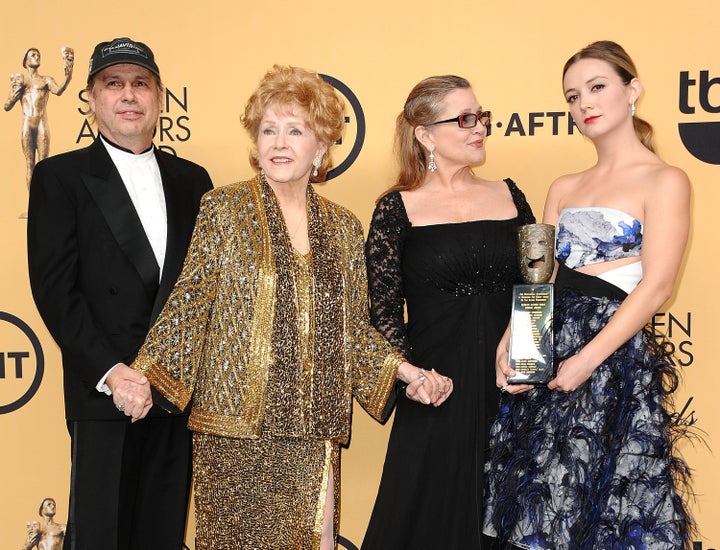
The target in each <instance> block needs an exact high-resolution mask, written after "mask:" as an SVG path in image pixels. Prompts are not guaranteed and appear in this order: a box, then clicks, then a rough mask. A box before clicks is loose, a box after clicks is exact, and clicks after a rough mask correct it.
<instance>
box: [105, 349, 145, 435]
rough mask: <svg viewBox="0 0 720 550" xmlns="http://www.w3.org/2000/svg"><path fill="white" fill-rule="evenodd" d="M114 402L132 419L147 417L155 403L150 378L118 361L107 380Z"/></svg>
mask: <svg viewBox="0 0 720 550" xmlns="http://www.w3.org/2000/svg"><path fill="white" fill-rule="evenodd" d="M105 383H106V384H107V386H108V388H110V391H111V392H112V398H113V403H115V406H116V407H117V408H118V410H119V411H122V412H123V413H125V416H129V417H131V418H132V421H133V422H135V421H136V420H140V419H141V418H145V416H146V415H147V413H148V411H149V410H150V408H151V407H152V405H153V402H152V394H151V392H150V382H148V379H147V378H146V377H145V376H143V375H142V374H140V373H139V372H136V371H134V370H133V369H131V368H130V367H128V366H127V365H125V364H124V363H118V364H117V365H115V366H114V367H113V369H112V371H110V374H109V375H108V377H107V379H106V380H105Z"/></svg>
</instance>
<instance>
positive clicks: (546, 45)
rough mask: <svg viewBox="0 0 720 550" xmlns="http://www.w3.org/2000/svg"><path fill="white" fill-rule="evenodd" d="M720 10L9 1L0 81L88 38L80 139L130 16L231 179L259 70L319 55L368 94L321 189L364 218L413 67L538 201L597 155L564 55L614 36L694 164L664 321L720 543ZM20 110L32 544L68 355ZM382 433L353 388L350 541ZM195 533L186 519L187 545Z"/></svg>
mask: <svg viewBox="0 0 720 550" xmlns="http://www.w3.org/2000/svg"><path fill="white" fill-rule="evenodd" d="M719 17H720V4H717V3H711V2H707V3H705V2H685V3H677V2H670V1H669V0H655V1H653V2H650V1H647V2H646V1H638V2H627V1H624V0H607V1H605V2H595V3H591V4H582V5H580V4H570V3H567V2H559V1H556V0H549V1H547V2H530V1H529V0H528V1H518V0H505V1H504V2H477V1H471V0H446V1H445V2H434V1H431V0H418V1H417V2H413V3H409V2H388V1H386V0H364V1H363V2H348V1H343V0H339V1H336V2H330V1H328V0H311V1H310V2H291V1H289V0H275V1H274V2H252V3H251V2H243V1H240V2H231V1H229V0H210V1H209V2H201V3H198V2H196V1H194V0H192V1H190V0H177V1H173V2H169V1H164V0H158V1H156V2H146V3H142V4H137V3H136V4H132V3H131V4H127V3H124V4H116V3H96V2H95V3H91V2H85V1H81V0H78V1H75V2H64V1H62V0H61V1H60V2H52V3H51V2H46V1H40V0H28V1H27V2H24V3H21V2H6V3H5V6H4V9H3V17H2V22H1V23H0V36H2V48H0V75H5V76H3V77H2V79H0V88H2V87H3V86H4V87H5V90H8V91H9V89H10V79H9V78H8V77H9V75H10V74H13V73H24V72H25V70H24V69H23V67H22V59H23V55H24V53H25V51H26V50H27V49H28V48H30V47H35V48H38V49H39V50H40V52H41V55H42V64H41V66H40V70H39V72H40V73H41V74H43V75H48V76H52V77H53V78H54V79H55V80H56V81H57V82H61V81H62V79H63V65H62V58H61V53H60V52H61V47H63V46H70V47H73V48H75V72H74V76H73V80H72V82H71V83H70V85H69V87H68V89H67V90H66V91H65V93H64V94H63V95H62V96H60V97H56V96H52V97H50V99H49V102H48V107H47V112H48V120H49V127H50V128H51V130H52V140H51V144H50V152H51V154H54V153H59V152H62V151H66V150H69V149H73V148H76V147H79V146H83V145H86V144H88V143H89V142H90V139H91V137H90V136H91V130H90V129H89V128H88V127H87V126H85V124H84V121H85V119H84V115H83V111H84V109H85V103H84V101H83V98H82V96H81V95H80V91H81V90H82V88H83V85H84V82H85V79H86V76H87V61H88V58H89V56H90V53H91V51H92V48H93V46H94V45H95V44H96V43H98V42H100V41H103V40H109V39H111V38H113V37H119V36H130V37H132V38H134V39H136V40H141V41H144V42H147V43H148V44H149V45H150V46H151V48H152V49H153V50H154V52H155V55H156V58H157V60H158V64H159V66H160V68H161V71H162V74H163V80H164V81H165V84H166V86H167V88H168V92H169V95H168V100H167V102H166V112H164V113H163V119H162V123H161V128H160V132H159V134H158V139H157V140H156V143H157V144H158V145H161V146H165V147H172V148H173V149H174V150H175V151H176V152H177V153H178V154H180V155H181V156H185V157H187V158H190V159H192V160H194V161H196V162H198V163H200V164H202V165H204V166H205V167H206V168H207V169H208V171H209V172H210V175H211V176H212V178H213V180H214V182H215V185H216V186H220V185H225V184H227V183H230V182H233V181H236V180H239V179H245V178H247V177H248V176H250V175H251V170H250V168H249V165H248V162H247V152H248V147H249V140H248V138H247V137H246V136H245V135H244V131H243V129H242V128H241V126H240V124H239V120H238V117H239V114H240V112H241V110H242V107H243V105H244V102H245V100H246V99H247V97H248V96H249V95H250V93H251V91H252V90H253V88H254V86H255V85H256V84H257V82H258V80H259V78H260V77H261V76H262V75H263V74H264V72H265V71H266V70H267V69H268V68H269V67H270V66H271V65H273V64H274V63H281V64H291V65H299V66H303V67H306V68H311V69H315V70H317V71H318V72H320V73H323V74H325V75H328V76H330V77H332V78H334V79H337V81H339V82H340V83H341V84H344V85H345V86H347V90H346V96H347V97H355V98H357V102H353V105H354V107H355V109H353V108H351V104H350V103H349V106H348V119H349V122H348V128H347V130H348V131H347V133H346V136H345V138H344V141H343V143H342V145H341V146H340V147H339V149H338V151H337V152H336V160H337V162H341V161H343V160H345V159H348V158H351V157H352V156H353V155H352V154H351V151H352V149H353V147H356V148H357V145H358V144H357V142H358V140H359V139H360V138H362V137H364V143H363V146H362V148H361V150H360V151H359V154H358V155H357V158H356V159H355V161H354V163H352V164H351V166H349V168H348V169H347V170H346V171H345V172H344V173H343V174H341V175H340V176H339V177H338V178H336V179H334V180H332V181H331V182H330V183H328V184H326V185H325V186H323V187H321V188H320V191H321V193H323V194H325V195H327V196H328V197H330V198H331V199H333V200H335V201H337V202H340V203H341V204H344V205H346V206H348V207H349V208H350V209H351V210H353V211H354V212H355V213H356V214H357V215H358V216H359V217H360V219H361V220H362V221H363V224H364V225H365V226H366V227H367V223H368V221H369V218H370V215H371V213H372V208H373V202H374V199H375V198H376V197H377V195H378V194H380V192H381V191H382V190H383V189H384V188H386V187H387V186H388V185H389V184H391V183H392V181H393V175H394V173H395V171H396V169H395V166H394V164H393V156H392V135H393V125H394V119H395V116H396V114H397V113H398V112H399V110H400V109H401V107H402V104H403V101H404V99H405V97H406V96H407V94H408V92H409V91H410V89H411V87H412V86H413V85H414V84H415V83H416V82H418V81H419V80H421V79H422V78H424V77H426V76H429V75H432V74H447V73H455V74H460V75H462V76H465V77H466V78H468V79H469V80H470V81H471V82H472V83H473V85H474V90H475V92H476V95H477V96H478V99H479V100H480V102H481V103H482V105H483V107H485V108H489V109H492V111H493V114H494V117H495V120H496V123H494V125H493V129H492V136H491V138H490V139H489V140H488V144H487V149H488V160H487V162H486V163H485V165H484V166H482V167H481V168H479V173H480V174H481V175H483V176H484V177H487V178H502V177H508V176H509V177H512V178H513V179H515V181H517V182H518V183H519V185H520V186H521V187H522V188H523V189H524V190H525V192H526V194H527V196H528V198H529V200H530V202H531V204H532V205H533V208H534V210H535V212H536V214H537V215H540V214H541V213H542V206H543V200H544V196H545V192H546V190H547V188H548V185H549V184H550V182H551V181H552V180H553V179H554V178H555V177H557V176H558V175H560V174H563V173H566V172H570V171H576V170H579V169H582V168H584V167H586V166H588V165H589V164H590V163H592V162H593V160H594V153H593V148H592V145H591V144H590V143H588V142H586V141H585V140H584V139H583V138H582V137H581V136H580V135H579V134H578V133H577V132H575V133H572V132H571V131H570V130H569V128H568V115H567V105H566V103H565V102H564V100H563V95H562V91H561V83H560V73H561V68H562V65H563V63H564V62H565V60H566V59H567V58H568V57H569V56H570V55H571V54H572V53H574V52H575V51H576V50H577V49H579V48H580V47H582V46H584V45H586V44H587V43H589V42H591V41H594V40H598V39H612V40H615V41H617V42H619V43H621V44H622V45H623V46H624V47H625V48H626V49H627V50H628V52H629V53H630V54H631V55H632V56H633V58H634V60H635V62H636V63H637V65H638V68H639V70H640V77H641V80H642V81H643V83H644V85H645V94H644V96H643V97H642V99H641V100H640V101H639V103H638V114H639V115H640V116H642V117H644V118H646V119H647V120H649V121H650V122H651V123H652V124H653V125H654V127H655V130H656V136H657V143H658V149H659V152H660V154H661V155H662V156H663V157H664V158H665V159H666V160H667V161H668V162H669V163H671V164H676V165H678V166H681V167H682V168H684V169H685V170H686V171H687V173H688V174H689V176H690V179H691V180H692V182H693V228H692V234H691V239H690V245H689V249H688V250H689V251H688V254H687V257H686V260H685V263H684V266H683V273H682V278H681V281H680V284H679V285H678V290H677V292H676V294H675V295H674V296H673V298H672V300H670V301H669V302H668V303H667V304H666V305H665V307H664V309H663V310H662V311H661V312H660V313H659V314H658V315H657V316H656V318H655V321H656V324H657V325H658V326H660V327H664V328H666V329H667V330H668V331H669V333H670V336H671V340H672V342H673V343H674V345H675V346H676V347H677V350H678V360H679V361H680V362H681V363H682V364H683V366H684V367H685V368H684V372H685V384H684V386H683V388H682V390H681V392H680V395H679V396H678V410H682V409H684V414H683V418H684V421H689V422H696V424H695V425H696V426H697V427H698V428H700V429H702V430H704V432H705V434H706V435H705V441H706V443H707V445H702V444H696V445H693V444H691V443H685V444H683V446H682V452H683V453H684V455H685V456H686V458H687V460H688V462H689V463H690V465H691V466H692V468H693V469H694V480H695V482H694V483H695V489H696V492H697V494H698V496H697V500H696V502H695V503H694V504H693V508H694V511H695V514H696V516H697V519H698V522H699V526H700V530H701V536H700V537H699V541H698V542H699V546H696V548H697V549H698V550H699V549H702V548H705V549H708V548H713V547H717V546H718V545H719V544H720V526H719V525H718V522H717V518H718V517H720V499H719V498H718V496H719V495H720V476H718V474H717V472H718V470H720V463H718V456H717V454H713V449H714V448H715V447H716V444H717V443H716V442H717V440H718V438H719V437H720V400H719V399H718V397H717V389H718V383H717V375H716V374H713V373H715V372H716V369H715V363H716V362H717V358H716V356H715V355H714V354H713V353H712V349H713V348H712V340H713V338H714V337H712V336H711V331H712V326H713V325H711V323H710V319H711V318H712V316H713V315H714V314H715V313H714V312H716V311H717V310H718V307H719V306H720V304H719V303H718V295H717V294H715V292H714V291H713V290H712V289H713V288H714V286H713V278H714V276H715V275H716V274H717V267H718V260H717V258H716V257H715V256H714V254H712V255H711V247H710V243H711V238H712V234H713V233H714V230H715V228H716V227H717V213H715V214H713V212H716V210H717V206H716V205H717V204H718V202H719V201H720V190H719V189H718V176H719V175H720V167H719V166H718V164H719V163H720V139H719V138H717V137H714V136H713V134H712V131H713V130H715V126H717V125H720V114H718V113H719V112H720V57H719V56H718V51H720V39H719V38H718V35H717V29H716V25H717V20H718V18H719ZM3 81H4V82H5V84H2V82H3ZM0 93H1V94H4V93H5V91H4V90H0ZM691 123H694V124H693V125H692V126H685V128H694V129H695V130H696V131H699V132H700V134H701V137H700V139H699V142H697V141H692V140H691V141H688V142H687V143H688V145H687V147H686V145H684V142H683V141H682V140H681V138H680V134H679V124H685V125H690V124H691ZM702 123H710V124H705V125H704V126H703V124H702ZM21 125H22V112H21V109H20V106H19V105H15V107H14V108H13V109H11V110H10V111H9V112H2V113H0V140H1V141H0V147H1V150H2V180H1V181H2V183H0V194H1V195H0V196H1V200H0V239H2V241H1V243H2V248H1V249H0V250H1V251H2V267H3V275H2V284H1V285H0V312H2V313H1V314H0V437H2V449H3V452H2V453H1V454H0V487H2V498H0V541H2V542H0V546H1V547H2V548H3V549H5V548H20V547H21V545H22V543H23V541H24V540H25V536H26V527H25V525H26V522H27V521H30V520H37V519H39V517H38V516H37V509H38V505H39V504H40V501H41V500H42V499H43V498H44V497H46V496H52V497H54V498H55V499H56V500H57V504H58V512H57V516H56V520H57V521H59V522H65V521H66V519H67V487H68V476H69V472H70V464H69V454H70V452H69V438H68V435H67V431H66V429H65V423H64V418H63V406H62V393H61V366H60V355H59V352H58V349H57V347H56V345H55V344H54V342H53V341H52V339H51V338H50V336H49V334H48V333H47V331H46V329H45V327H44V325H43V323H42V321H41V320H40V318H39V316H38V314H37V311H36V310H35V307H34V305H33V301H32V298H31V295H30V290H29V285H28V278H27V269H26V251H25V230H26V220H25V219H23V218H22V217H21V215H22V214H23V213H24V212H25V210H26V203H27V189H26V186H25V165H24V158H23V153H22V149H21V144H20V135H21ZM697 157H700V158H697ZM715 248H716V247H714V248H713V249H712V252H713V253H714V251H715ZM686 405H687V407H686ZM388 433H389V424H387V425H385V426H382V425H379V424H377V423H375V422H374V421H372V420H370V419H369V418H368V417H367V415H365V413H364V412H362V410H361V409H360V408H359V407H356V408H355V415H354V420H353V434H352V441H351V444H350V448H349V449H348V450H346V451H345V452H344V453H343V455H344V456H343V469H342V482H343V496H342V523H341V532H340V534H341V536H342V537H344V539H346V540H347V541H348V542H347V543H343V545H345V546H346V547H347V548H353V545H355V546H359V545H360V542H361V540H362V536H363V533H364V530H365V527H366V525H367V521H368V518H369V515H370V509H371V506H372V503H373V499H374V497H375V492H376V490H377V485H378V481H379V476H380V470H381V467H382V461H383V457H384V452H385V445H386V441H387V436H388ZM428 475H432V472H428ZM447 505H448V506H452V503H451V502H449V503H447ZM158 520H159V521H160V520H161V512H158ZM193 534H194V523H193V522H192V520H191V521H190V523H189V527H188V536H187V541H188V546H189V547H190V548H193V544H192V540H193Z"/></svg>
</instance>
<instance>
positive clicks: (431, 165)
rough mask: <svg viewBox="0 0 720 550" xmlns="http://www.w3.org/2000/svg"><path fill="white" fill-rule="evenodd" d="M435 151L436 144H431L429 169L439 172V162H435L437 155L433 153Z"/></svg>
mask: <svg viewBox="0 0 720 550" xmlns="http://www.w3.org/2000/svg"><path fill="white" fill-rule="evenodd" d="M433 151H435V146H434V145H431V146H430V162H428V170H430V171H431V172H437V164H435V155H434V153H433Z"/></svg>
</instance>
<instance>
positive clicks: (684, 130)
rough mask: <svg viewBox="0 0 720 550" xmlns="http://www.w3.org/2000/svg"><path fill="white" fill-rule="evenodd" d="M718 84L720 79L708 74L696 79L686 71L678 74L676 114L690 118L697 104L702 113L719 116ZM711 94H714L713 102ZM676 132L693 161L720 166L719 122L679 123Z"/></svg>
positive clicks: (703, 72) (719, 90)
mask: <svg viewBox="0 0 720 550" xmlns="http://www.w3.org/2000/svg"><path fill="white" fill-rule="evenodd" d="M718 84H720V77H712V78H711V77H710V72H709V71H700V73H699V75H698V76H695V75H692V76H691V75H690V71H681V72H680V97H679V102H680V105H679V108H680V112H681V113H683V114H686V115H690V114H694V113H695V109H696V108H697V104H698V103H699V104H700V105H699V106H700V108H701V109H702V110H703V111H704V112H706V113H712V114H717V113H720V86H717V85H718ZM716 86H717V87H716ZM713 87H715V89H714V90H712V88H713ZM711 90H712V91H713V92H714V94H715V101H713V97H712V95H713V94H712V93H711ZM678 131H679V132H680V139H681V140H682V142H683V145H684V146H685V148H686V149H687V150H688V151H689V152H690V153H691V154H692V155H693V156H694V157H695V158H697V159H698V160H701V161H703V162H706V163H708V164H720V122H680V123H679V124H678Z"/></svg>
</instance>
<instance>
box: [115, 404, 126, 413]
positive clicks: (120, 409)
mask: <svg viewBox="0 0 720 550" xmlns="http://www.w3.org/2000/svg"><path fill="white" fill-rule="evenodd" d="M115 406H116V407H117V410H119V411H120V412H123V411H124V410H125V405H123V404H122V403H115Z"/></svg>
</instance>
